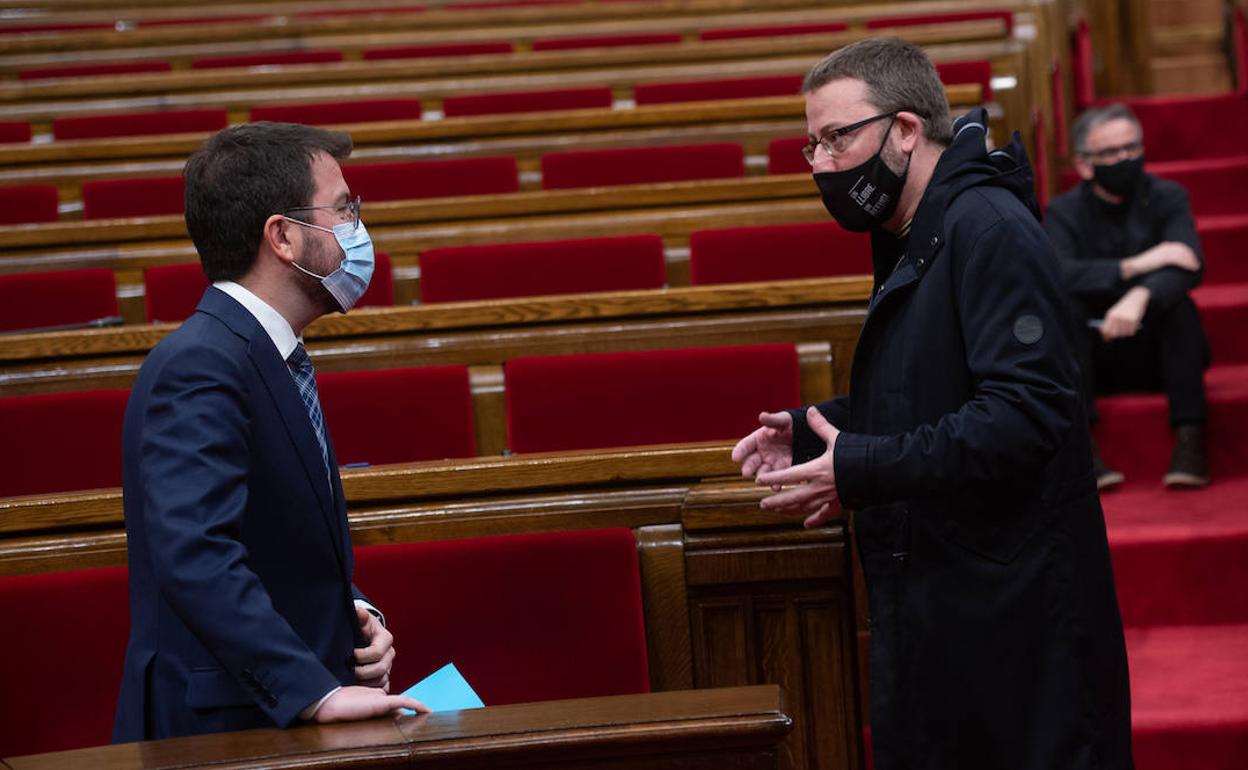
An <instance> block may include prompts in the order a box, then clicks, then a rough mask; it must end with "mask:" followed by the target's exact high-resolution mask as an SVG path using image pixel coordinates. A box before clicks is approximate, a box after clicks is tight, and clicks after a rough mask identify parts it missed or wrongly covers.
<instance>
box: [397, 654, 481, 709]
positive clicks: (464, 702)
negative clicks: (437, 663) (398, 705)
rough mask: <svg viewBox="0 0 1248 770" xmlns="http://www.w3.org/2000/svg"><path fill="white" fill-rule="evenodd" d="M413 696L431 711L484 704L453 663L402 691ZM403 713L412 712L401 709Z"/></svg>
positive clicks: (408, 695) (470, 707)
mask: <svg viewBox="0 0 1248 770" xmlns="http://www.w3.org/2000/svg"><path fill="white" fill-rule="evenodd" d="M403 694H404V695H406V696H407V697H409V698H415V699H416V700H418V701H420V702H421V703H423V704H425V705H426V706H428V707H429V708H430V709H432V710H433V711H456V710H458V709H479V708H482V707H484V706H485V704H484V703H482V702H481V698H479V697H477V694H476V693H475V692H473V691H472V687H471V686H469V684H468V682H467V680H465V679H464V677H463V675H462V674H460V673H459V669H457V668H455V664H454V663H447V664H446V665H445V666H443V667H442V668H440V669H438V670H437V671H434V672H433V673H432V674H430V675H429V676H427V677H425V678H424V679H422V680H421V681H419V682H417V683H416V684H414V685H412V686H411V687H409V688H408V689H407V690H406V691H405V692H404V693H403ZM403 713H405V714H414V713H416V712H414V711H412V710H411V709H403Z"/></svg>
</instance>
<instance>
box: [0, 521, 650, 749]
mask: <svg viewBox="0 0 1248 770" xmlns="http://www.w3.org/2000/svg"><path fill="white" fill-rule="evenodd" d="M354 552H355V584H356V585H357V586H359V587H360V590H361V591H363V592H364V594H365V595H366V596H368V598H369V599H370V600H372V602H373V603H375V604H376V605H377V606H378V607H380V608H381V609H382V610H383V611H384V612H385V614H386V625H387V626H388V627H389V628H390V630H391V631H392V632H393V633H394V635H395V637H396V639H397V640H398V645H399V649H401V650H402V654H401V655H399V656H398V657H397V658H396V659H395V662H394V668H393V670H392V671H391V681H393V682H394V684H395V688H396V691H400V690H403V689H405V688H406V687H408V686H410V685H412V684H414V683H416V682H417V681H418V680H420V679H423V678H424V677H425V676H427V675H429V674H431V673H433V672H434V671H435V670H437V669H438V668H440V667H441V666H443V665H445V664H446V663H448V662H454V663H455V666H456V668H458V669H459V671H460V673H462V674H463V675H464V677H465V678H466V679H467V680H468V681H469V682H470V683H471V684H472V686H473V689H475V690H476V691H477V694H478V695H480V696H481V699H482V701H484V702H485V704H486V705H487V706H501V705H505V704H508V703H531V702H534V701H546V700H559V699H564V698H588V697H597V696H605V695H623V694H630V693H641V692H648V691H649V690H650V675H649V664H648V655H647V649H646V629H645V616H644V608H643V606H642V595H641V578H640V570H639V566H638V558H637V544H636V541H635V539H634V537H633V533H632V532H631V531H629V530H627V529H598V530H589V531H572V532H547V533H538V534H524V535H510V536H501V537H483V538H474V539H471V540H444V541H435V542H422V543H403V544H397V545H371V546H357V547H356V548H355V549H354ZM431 576H436V579H437V581H438V590H436V591H428V590H422V587H423V586H426V585H427V584H428V580H429V578H430V577H431ZM517 576H523V577H524V579H523V580H517V579H516V578H517ZM0 615H3V616H4V617H7V618H11V619H13V620H14V621H18V620H20V622H21V623H23V624H25V625H28V626H29V627H31V628H38V629H39V635H40V642H39V645H40V651H41V654H42V655H45V656H48V657H49V659H54V660H56V661H57V664H56V665H55V666H48V667H41V666H32V665H31V663H30V656H29V640H28V639H27V638H26V637H25V635H23V634H12V633H9V634H0V681H3V682H4V683H5V691H6V692H10V693H17V692H21V693H24V695H23V698H22V702H21V705H20V707H17V706H16V705H14V706H13V707H11V708H6V709H5V710H4V719H0V746H3V747H4V753H5V755H6V756H19V755H25V754H34V753H43V752H48V751H67V750H70V749H77V748H85V747H87V746H99V745H104V744H107V743H108V742H109V738H110V734H111V732H112V723H113V709H114V706H115V704H116V702H117V692H118V689H119V687H120V684H121V663H122V657H123V653H124V652H125V647H126V640H127V638H128V637H129V631H130V617H129V615H130V613H129V612H128V601H127V596H126V568H125V567H110V568H104V569H78V570H72V571H68V572H53V573H44V574H36V575H17V576H9V577H0ZM84 628H89V629H90V630H91V641H90V643H89V644H83V642H82V629H84ZM67 692H73V693H75V695H74V713H73V718H72V719H67V718H66V715H65V705H64V698H65V695H64V694H65V693H67Z"/></svg>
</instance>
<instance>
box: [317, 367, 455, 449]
mask: <svg viewBox="0 0 1248 770" xmlns="http://www.w3.org/2000/svg"><path fill="white" fill-rule="evenodd" d="M316 382H317V390H318V391H319V392H320V397H321V408H322V409H323V410H324V412H325V424H326V425H327V426H329V435H330V436H332V437H333V442H334V452H335V453H336V454H337V455H338V463H339V464H340V465H350V464H355V463H368V464H370V465H386V464H389V463H405V462H416V461H418V460H441V459H445V458H451V457H472V456H474V455H475V454H476V453H477V445H476V439H475V438H474V433H473V427H472V426H473V422H472V392H471V389H470V388H469V385H468V368H467V367H464V366H429V367H423V368H409V369H381V370H375V371H356V372H325V373H323V374H320V375H318V376H317V380H316Z"/></svg>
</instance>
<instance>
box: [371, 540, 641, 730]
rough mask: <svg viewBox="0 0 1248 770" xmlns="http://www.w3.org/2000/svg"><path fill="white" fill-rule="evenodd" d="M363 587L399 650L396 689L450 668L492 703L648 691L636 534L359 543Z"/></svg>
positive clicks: (396, 661)
mask: <svg viewBox="0 0 1248 770" xmlns="http://www.w3.org/2000/svg"><path fill="white" fill-rule="evenodd" d="M431 579H432V580H434V581H436V584H437V590H430V580H431ZM355 583H356V585H358V586H359V587H360V590H361V591H363V592H364V594H365V595H367V596H368V598H369V600H370V601H372V602H374V603H375V604H376V606H377V607H378V609H380V610H381V611H382V612H384V613H385V615H386V625H387V626H388V627H389V628H390V629H391V630H392V631H393V632H394V635H395V639H396V640H397V644H398V645H399V647H398V649H399V650H400V654H399V655H398V657H396V658H395V662H394V668H393V671H392V673H391V676H390V679H391V681H392V682H393V683H394V685H393V687H394V689H395V690H396V691H402V690H403V689H406V688H407V687H410V686H411V685H413V684H415V683H416V682H417V681H418V680H420V679H422V678H424V677H425V676H427V675H429V674H431V673H433V672H434V671H436V670H437V669H438V668H440V667H442V666H443V665H445V664H446V663H450V662H454V663H455V666H456V667H457V668H458V669H459V671H460V673H462V674H463V675H464V678H465V679H467V680H468V683H469V684H470V685H472V687H473V689H474V690H476V692H477V694H478V695H480V696H481V700H482V701H483V702H484V703H485V704H486V705H487V706H498V705H504V704H508V703H525V702H532V701H544V700H557V699H563V698H584V697H592V696H603V695H623V694H627V693H638V692H648V691H649V689H650V676H649V664H648V660H647V655H646V631H645V620H644V616H643V612H642V604H641V589H640V571H639V569H638V563H637V546H636V543H635V541H634V539H633V535H632V533H631V532H630V531H629V530H627V529H598V530H588V531H575V532H544V533H538V534H524V535H508V536H503V537H482V538H474V539H471V540H443V541H437V542H425V543H404V544H401V545H375V546H366V547H359V548H356V549H355Z"/></svg>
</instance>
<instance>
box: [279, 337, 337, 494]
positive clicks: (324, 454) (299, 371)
mask: <svg viewBox="0 0 1248 770" xmlns="http://www.w3.org/2000/svg"><path fill="white" fill-rule="evenodd" d="M286 364H287V366H289V367H290V373H291V375H292V376H294V378H295V386H296V387H297V388H299V397H300V398H301V399H303V407H304V408H305V409H307V410H308V417H309V418H310V419H311V420H312V431H313V432H314V433H316V441H317V443H318V444H320V445H321V460H323V461H324V462H325V474H326V477H328V476H329V449H328V448H327V446H326V444H325V415H324V414H322V413H321V400H320V398H319V397H318V396H317V394H316V376H315V375H314V374H313V372H312V359H311V358H309V357H308V351H307V350H305V349H304V347H303V343H302V342H301V343H299V344H298V345H296V346H295V349H294V351H293V352H292V353H291V354H290V357H289V358H287V359H286Z"/></svg>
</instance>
